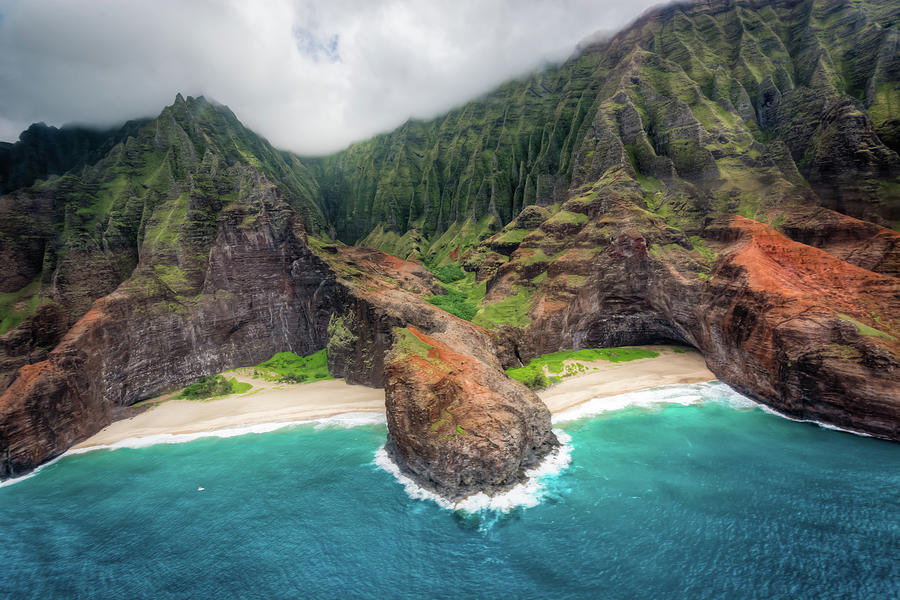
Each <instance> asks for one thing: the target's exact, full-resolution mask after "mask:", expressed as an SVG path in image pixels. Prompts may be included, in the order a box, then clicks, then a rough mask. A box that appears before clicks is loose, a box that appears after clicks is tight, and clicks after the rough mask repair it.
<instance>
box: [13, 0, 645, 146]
mask: <svg viewBox="0 0 900 600" xmlns="http://www.w3.org/2000/svg"><path fill="white" fill-rule="evenodd" d="M655 3H656V2H655V1H654V0H632V1H630V2H622V1H621V0H544V1H537V0H446V1H441V0H422V1H415V0H381V1H378V0H267V1H266V2H250V1H249V0H152V1H148V0H141V1H132V0H0V139H2V140H8V141H14V140H15V139H17V138H18V135H19V132H20V131H21V130H23V129H25V128H26V127H27V126H28V125H29V124H30V123H32V122H35V121H44V122H46V123H48V124H51V125H57V126H58V125H62V124H64V123H69V122H79V123H85V124H92V125H112V124H116V123H119V122H122V121H124V120H127V119H129V118H134V117H141V116H154V115H156V114H158V113H159V111H160V110H161V108H162V107H163V106H165V105H167V104H171V103H172V100H173V99H174V97H175V94H176V93H177V92H182V93H184V94H185V95H200V94H204V95H206V96H207V97H209V98H213V99H215V100H217V101H219V102H222V103H223V104H227V105H228V106H230V107H231V109H232V110H233V111H234V112H235V114H236V115H237V116H238V118H239V119H241V121H243V122H244V124H245V125H247V126H248V127H250V128H252V129H254V130H255V131H257V132H259V133H261V134H262V135H264V136H266V137H267V138H268V139H269V140H270V141H271V142H272V143H273V144H274V145H275V146H278V147H280V148H285V149H289V150H294V151H296V152H300V153H304V154H317V153H325V152H331V151H334V150H338V149H340V148H342V147H344V146H346V145H347V144H349V143H350V142H353V141H356V140H360V139H364V138H366V137H368V136H371V135H372V134H374V133H378V132H381V131H386V130H389V129H391V128H393V127H396V126H397V125H399V124H401V123H402V122H404V121H405V120H406V119H407V118H409V117H421V118H425V117H431V116H435V115H437V114H440V113H441V112H444V111H446V110H448V109H450V108H453V107H454V106H457V105H459V104H461V103H463V102H465V101H466V100H468V99H470V98H472V97H475V96H477V95H479V94H482V93H484V92H487V91H489V90H490V89H492V88H493V87H495V86H496V85H498V84H500V83H502V82H504V81H506V80H509V79H511V78H514V77H517V76H521V75H523V74H526V73H528V72H530V71H533V70H535V69H537V68H540V66H541V65H543V64H546V62H548V61H559V60H562V59H564V58H565V57H566V56H568V55H569V54H570V53H571V52H572V50H573V49H574V47H575V45H576V44H577V42H578V41H579V40H581V39H583V38H585V37H587V36H589V35H591V34H593V33H594V32H597V31H598V30H605V31H614V30H617V29H619V28H620V27H621V26H623V25H625V24H627V23H628V22H630V21H631V20H633V19H634V18H635V17H637V16H638V14H639V13H641V12H643V11H644V10H645V9H646V8H648V7H649V6H651V5H652V4H655Z"/></svg>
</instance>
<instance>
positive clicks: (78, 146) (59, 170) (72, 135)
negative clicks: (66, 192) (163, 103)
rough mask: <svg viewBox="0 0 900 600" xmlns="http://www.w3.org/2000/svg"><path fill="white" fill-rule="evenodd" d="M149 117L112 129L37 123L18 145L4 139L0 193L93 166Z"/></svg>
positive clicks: (0, 145)
mask: <svg viewBox="0 0 900 600" xmlns="http://www.w3.org/2000/svg"><path fill="white" fill-rule="evenodd" d="M146 122H147V119H143V120H141V119H138V120H134V121H129V122H127V123H125V124H124V125H122V126H121V127H115V128H112V129H106V130H103V129H92V128H89V127H79V126H77V125H64V126H63V127H61V128H59V129H57V128H56V127H52V126H48V125H46V124H44V123H35V124H33V125H32V126H31V127H29V128H28V129H26V130H25V131H23V132H22V133H21V134H20V135H19V140H18V141H17V142H16V143H14V144H7V143H3V142H0V194H5V193H6V192H11V191H13V190H17V189H19V188H23V187H28V186H30V185H32V184H33V183H34V182H35V181H37V180H38V179H45V178H46V177H47V176H49V175H62V174H63V173H65V172H67V171H73V170H80V169H81V168H82V167H84V166H85V165H92V164H94V163H95V162H97V161H98V160H100V159H101V158H103V157H104V156H106V154H107V153H108V152H109V151H110V149H112V147H113V146H115V145H116V144H118V143H120V142H123V141H125V139H126V138H128V136H131V135H135V133H137V131H138V130H139V129H140V128H141V127H143V126H144V125H145V124H146Z"/></svg>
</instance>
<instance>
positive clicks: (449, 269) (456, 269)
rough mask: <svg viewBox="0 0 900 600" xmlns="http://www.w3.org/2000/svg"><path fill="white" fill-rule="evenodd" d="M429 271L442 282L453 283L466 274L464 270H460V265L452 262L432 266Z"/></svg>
mask: <svg viewBox="0 0 900 600" xmlns="http://www.w3.org/2000/svg"><path fill="white" fill-rule="evenodd" d="M431 272H432V273H434V275H435V277H437V278H438V279H440V280H441V281H442V282H444V283H453V282H454V281H459V280H460V279H463V278H464V277H465V276H466V272H465V271H463V270H462V267H460V266H459V265H457V264H454V263H451V264H449V265H440V266H437V267H433V268H432V269H431Z"/></svg>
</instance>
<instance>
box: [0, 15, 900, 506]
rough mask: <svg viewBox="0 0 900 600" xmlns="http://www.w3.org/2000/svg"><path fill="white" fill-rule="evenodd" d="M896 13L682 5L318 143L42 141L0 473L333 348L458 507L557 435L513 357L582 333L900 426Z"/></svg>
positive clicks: (210, 107) (9, 285) (5, 373)
mask: <svg viewBox="0 0 900 600" xmlns="http://www.w3.org/2000/svg"><path fill="white" fill-rule="evenodd" d="M898 13H900V8H898V7H897V6H896V5H895V3H887V2H881V1H866V2H862V3H850V2H847V1H841V0H815V1H814V0H801V1H799V2H788V1H777V2H773V3H762V2H755V1H752V0H741V1H736V2H731V1H725V0H716V1H713V2H703V3H695V4H676V5H670V6H666V7H663V8H660V9H658V10H655V11H651V12H650V13H648V14H646V15H645V16H643V17H642V18H641V19H639V20H638V21H637V22H635V23H634V24H633V25H632V26H631V27H630V28H628V29H626V30H625V31H623V32H621V33H619V34H618V35H616V36H614V37H612V38H610V39H608V40H605V41H603V42H599V43H595V44H592V45H589V46H587V47H585V48H583V49H581V51H580V52H579V53H578V54H577V55H576V56H573V57H572V58H571V59H570V60H569V61H567V62H566V63H564V64H562V65H560V66H558V67H553V68H550V69H547V70H546V71H543V72H541V73H539V74H536V75H534V76H531V77H529V78H526V79H524V80H521V81H516V82H511V83H509V84H507V85H505V86H503V87H501V88H500V89H498V90H497V91H495V92H493V93H492V94H488V95H487V96H485V97H483V98H481V99H479V100H476V101H473V102H471V103H469V104H467V105H465V106H464V107H461V108H460V109H458V110H456V111H453V112H451V113H450V114H448V115H445V116H443V117H440V118H438V119H435V120H432V121H428V122H420V121H410V122H408V123H406V124H405V125H403V126H402V127H401V128H399V129H398V130H396V131H394V132H391V133H388V134H384V135H381V136H377V137H375V138H373V139H371V140H368V141H365V142H361V143H359V144H355V145H353V146H351V147H350V148H349V149H347V150H345V151H343V152H340V153H337V154H335V155H333V156H330V157H324V158H314V159H302V160H301V159H300V158H299V157H297V156H294V155H292V154H290V153H287V152H281V151H278V150H276V149H274V148H272V147H271V146H270V145H269V144H268V142H266V141H265V140H264V139H262V138H260V137H259V136H257V135H255V134H254V133H253V132H251V131H249V130H247V129H246V128H245V127H244V126H243V125H241V124H240V122H239V121H238V120H237V118H236V117H235V116H234V114H233V113H231V111H230V110H228V109H227V107H224V106H220V105H217V104H214V103H211V102H208V101H206V100H204V99H203V98H190V97H189V98H187V99H185V98H183V97H181V96H180V95H179V96H178V97H177V98H176V101H175V103H174V104H173V105H171V106H169V107H166V108H165V109H164V110H163V111H162V113H161V114H160V115H159V116H158V117H157V118H156V119H153V120H150V121H136V122H132V123H131V124H129V125H128V126H126V127H124V128H122V129H121V130H116V131H114V132H107V133H106V134H103V135H100V134H98V136H99V137H98V136H95V137H92V138H90V139H88V140H87V141H84V142H83V143H82V142H79V144H82V145H83V146H84V148H87V149H88V150H89V151H90V153H96V156H94V154H90V158H89V159H84V160H86V161H93V162H80V160H81V159H79V158H78V157H73V156H72V155H71V153H61V154H60V156H61V158H59V160H56V161H55V162H53V164H50V163H48V164H41V165H33V166H31V167H28V168H26V167H27V165H25V166H22V165H24V162H27V160H25V159H23V158H21V157H22V156H27V152H25V150H27V148H25V147H24V146H23V147H22V148H24V149H22V150H21V151H20V152H19V154H17V155H16V156H18V157H19V158H16V161H19V162H17V163H16V165H18V166H15V169H16V170H17V171H16V172H22V173H27V174H28V178H26V179H28V181H29V183H28V184H27V185H26V186H25V187H19V188H17V189H13V190H10V191H9V193H8V194H6V195H4V196H0V240H2V242H3V243H2V245H0V265H2V266H3V268H2V271H0V292H2V294H3V296H2V297H0V308H2V310H3V313H2V314H0V390H4V391H2V395H0V477H9V476H12V475H17V474H20V473H23V472H26V471H28V470H29V469H32V468H34V467H35V466H36V465H38V464H40V463H41V462H43V461H46V460H48V459H50V458H52V457H54V456H57V455H59V454H60V453H62V452H64V451H65V450H66V449H67V448H68V447H70V446H71V445H72V444H73V443H75V442H76V441H78V440H80V439H82V438H84V437H86V436H88V435H90V434H92V433H94V432H96V431H97V430H99V429H100V428H102V427H103V426H104V425H106V424H107V423H109V422H110V420H111V419H112V418H113V415H114V413H115V411H116V409H117V408H118V407H123V406H128V405H130V404H132V403H135V402H137V401H140V400H143V399H146V398H149V397H152V396H154V395H157V394H160V393H163V392H167V391H170V390H173V389H177V388H178V387H181V386H184V385H186V384H188V383H190V382H192V381H194V380H196V379H197V378H199V377H202V376H206V375H210V374H214V373H218V372H221V371H223V370H225V369H229V368H233V367H238V366H246V365H253V364H256V363H259V362H261V361H263V360H265V359H266V358H268V357H269V356H271V355H272V354H274V353H276V352H280V351H292V352H296V353H298V354H308V353H311V352H314V351H317V350H321V349H323V348H325V349H327V356H328V365H329V370H330V372H331V373H332V375H334V376H337V377H344V378H346V379H347V381H349V382H354V383H363V384H366V385H370V386H376V387H381V386H384V387H385V388H386V394H387V407H386V408H387V413H388V426H389V435H388V443H387V449H388V451H389V453H390V454H391V456H392V457H393V458H394V460H395V461H396V462H397V463H398V464H399V465H400V466H401V468H402V469H404V470H405V471H406V472H408V473H409V474H411V475H412V476H413V477H414V478H415V479H416V480H417V481H418V482H420V483H421V484H422V485H424V486H426V487H428V488H430V489H434V490H436V491H438V492H439V493H441V494H443V495H445V496H447V497H450V498H460V497H463V496H465V495H466V494H469V493H472V492H476V491H496V490H500V489H504V488H506V487H509V486H511V485H513V484H515V483H516V482H517V481H520V480H521V478H522V473H523V471H524V469H526V468H528V467H530V466H532V465H534V464H535V463H536V462H537V461H539V460H540V459H541V458H542V457H543V456H545V455H546V454H547V453H548V452H550V450H552V448H553V447H554V446H555V445H556V443H557V442H556V440H555V437H554V436H553V434H552V432H551V431H550V423H549V413H548V412H547V410H546V408H545V407H543V405H542V404H541V403H540V401H539V400H537V398H536V396H535V395H534V393H533V392H532V391H530V390H528V389H527V388H525V387H523V386H522V385H520V384H518V383H517V382H515V381H513V380H511V379H509V378H508V377H506V375H505V374H504V373H503V369H504V368H509V367H512V366H520V365H521V364H523V363H525V362H527V361H528V360H529V359H530V358H532V357H535V356H538V355H540V354H543V353H546V352H553V351H556V350H563V349H578V348H593V347H603V346H618V345H629V344H644V343H658V342H672V341H674V342H679V343H683V344H688V345H691V346H694V347H695V348H697V349H698V350H700V351H701V352H702V353H703V355H704V357H705V359H706V361H707V364H708V366H709V368H710V369H711V370H712V371H713V372H714V373H715V374H716V376H717V377H719V378H720V379H721V380H723V381H725V382H726V383H728V384H729V385H732V386H734V387H735V388H737V389H739V390H740V391H742V392H743V393H746V394H748V395H750V396H752V397H754V398H756V399H757V400H759V401H761V402H764V403H766V404H768V405H769V406H772V407H773V408H775V409H776V410H778V411H780V412H782V413H785V414H787V415H789V416H791V417H795V418H800V419H810V420H817V421H822V422H825V423H828V424H832V425H835V426H839V427H842V428H845V429H849V430H853V431H858V432H862V433H867V434H870V435H875V436H878V437H882V438H885V439H892V440H900V386H898V384H897V381H898V380H900V320H898V319H900V279H898V277H900V233H897V231H895V230H894V229H895V228H896V227H897V224H898V222H900V195H898V190H900V157H898V155H897V150H898V146H897V140H898V138H897V122H898V119H900V115H898V114H897V109H896V107H897V106H900V104H898V102H900V95H898V92H897V90H898V89H900V87H898V81H900V63H898V60H900V59H898V54H897V53H896V52H891V51H890V49H891V48H894V49H896V44H897V42H898V39H900V37H898V36H900V34H898V31H897V25H896V23H897V17H898ZM822 32H828V33H829V35H827V36H824V35H821V34H822ZM849 39H853V40H855V42H854V43H853V44H852V45H851V44H849V43H848V42H846V40H849ZM104 135H105V136H107V137H103V136H104ZM64 137H65V136H63V135H62V134H60V135H59V136H57V137H54V135H50V136H49V137H48V138H47V140H50V141H47V140H44V141H41V144H48V143H49V144H52V143H53V140H54V139H63V138H64ZM76 138H77V136H76ZM66 139H68V138H66ZM79 139H80V138H79ZM42 147H43V146H42ZM78 147H81V146H78ZM98 157H99V158H98ZM4 160H7V161H8V162H9V161H10V160H12V159H8V158H7V159H4ZM23 161H24V162H23ZM19 163H22V165H20V164H19ZM10 164H12V163H10ZM60 165H62V166H60ZM64 168H68V170H67V171H66V172H65V173H63V174H61V175H56V174H54V170H61V169H64ZM43 176H47V178H46V179H38V180H36V181H35V182H34V183H33V185H31V184H30V181H31V179H33V178H34V177H38V178H40V177H43ZM23 177H25V176H24V175H23ZM29 178H30V179H29ZM24 181H25V180H24V179H23V182H24Z"/></svg>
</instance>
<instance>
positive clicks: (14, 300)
mask: <svg viewBox="0 0 900 600" xmlns="http://www.w3.org/2000/svg"><path fill="white" fill-rule="evenodd" d="M40 287H41V280H40V279H35V280H34V281H32V282H31V283H29V284H28V285H26V286H25V287H23V288H22V289H20V290H19V291H17V292H2V293H0V335H3V334H4V333H6V332H7V331H9V330H10V329H12V328H13V327H16V326H17V325H18V324H19V323H21V322H22V321H24V320H25V319H27V318H28V317H30V316H31V315H33V314H34V312H35V311H36V310H37V308H38V306H39V305H40V302H41V299H40V296H39V295H38V291H39V290H40Z"/></svg>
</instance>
